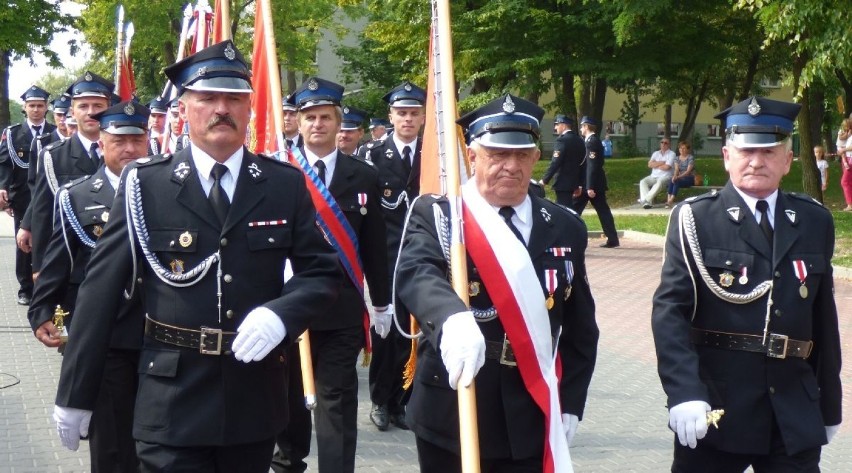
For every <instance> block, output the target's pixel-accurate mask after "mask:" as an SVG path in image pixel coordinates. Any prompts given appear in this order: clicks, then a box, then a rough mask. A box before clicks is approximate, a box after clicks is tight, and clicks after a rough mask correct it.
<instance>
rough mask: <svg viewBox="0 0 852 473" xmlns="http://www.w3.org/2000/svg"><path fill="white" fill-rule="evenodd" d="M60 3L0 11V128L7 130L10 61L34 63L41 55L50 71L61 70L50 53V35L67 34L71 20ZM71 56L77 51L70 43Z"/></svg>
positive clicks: (30, 1)
mask: <svg viewBox="0 0 852 473" xmlns="http://www.w3.org/2000/svg"><path fill="white" fill-rule="evenodd" d="M59 4H60V0H7V2H6V5H5V6H4V7H3V8H0V128H2V127H6V126H7V125H8V124H9V122H10V118H11V117H12V116H11V115H10V113H9V110H10V104H9V65H10V64H11V62H12V61H13V60H19V59H24V58H26V59H29V60H30V61H32V60H33V57H34V55H35V54H36V53H38V54H41V55H43V56H44V57H46V58H47V59H48V62H49V63H50V65H51V66H53V67H58V66H60V62H59V56H58V55H57V54H56V52H54V51H53V50H51V49H50V42H51V41H52V40H53V35H54V34H56V33H58V32H63V31H67V30H68V28H69V27H71V26H73V24H74V18H73V17H72V16H70V15H68V14H65V13H62V12H61V11H60V9H59ZM69 48H70V49H71V52H72V53H75V52H76V51H77V44H76V42H73V41H72V42H71V43H70V44H69Z"/></svg>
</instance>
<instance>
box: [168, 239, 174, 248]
mask: <svg viewBox="0 0 852 473" xmlns="http://www.w3.org/2000/svg"><path fill="white" fill-rule="evenodd" d="M169 247H170V248H174V247H175V241H174V240H172V241H170V242H169Z"/></svg>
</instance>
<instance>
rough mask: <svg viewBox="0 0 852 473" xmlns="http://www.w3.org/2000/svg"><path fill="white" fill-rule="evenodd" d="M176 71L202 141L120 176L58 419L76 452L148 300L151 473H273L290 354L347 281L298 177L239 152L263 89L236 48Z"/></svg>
mask: <svg viewBox="0 0 852 473" xmlns="http://www.w3.org/2000/svg"><path fill="white" fill-rule="evenodd" d="M165 72H166V75H167V76H168V77H169V79H170V80H171V81H172V83H173V84H175V85H176V86H177V87H178V88H179V91H178V92H179V96H180V108H181V114H182V115H184V116H186V117H187V120H188V122H189V125H190V133H191V134H192V143H191V145H190V146H189V147H188V148H185V149H184V150H182V151H180V152H178V153H176V154H174V155H168V154H167V155H159V156H155V157H151V158H142V159H140V160H138V161H137V162H136V163H133V164H131V165H129V166H128V167H127V168H126V169H125V170H124V173H123V175H122V179H121V182H120V184H119V187H118V191H117V193H116V197H115V203H114V204H113V207H112V211H111V212H110V215H109V222H108V224H107V226H106V228H105V229H104V234H103V235H102V236H101V238H100V239H99V240H98V245H97V248H96V249H95V252H94V254H93V255H92V259H91V262H90V263H89V265H88V267H87V274H86V279H85V280H84V281H83V284H82V285H81V286H80V291H79V294H78V297H77V314H76V318H77V320H76V321H75V326H73V327H72V333H73V334H74V336H73V337H72V338H71V339H70V340H69V341H68V345H67V347H66V350H65V358H64V360H63V370H62V378H63V380H62V384H63V385H64V386H68V389H63V390H61V391H60V392H59V395H58V396H57V399H56V406H55V409H54V418H55V420H56V421H57V429H58V431H59V435H60V439H61V440H62V442H63V445H65V446H67V447H70V448H73V447H75V446H76V443H77V441H78V439H79V438H80V437H81V436H82V435H85V433H86V429H85V428H84V427H85V426H86V425H87V424H88V419H89V418H90V416H91V411H92V409H93V408H94V407H95V405H96V400H95V398H93V397H92V396H91V395H90V394H91V390H89V389H88V388H87V387H88V386H92V384H93V383H97V382H99V380H100V377H101V375H102V372H103V366H104V359H105V358H106V352H107V347H108V345H109V339H110V333H111V332H112V331H113V330H112V329H113V327H114V325H115V317H116V314H117V313H118V312H119V306H120V304H121V297H122V293H123V292H124V291H125V290H127V291H128V292H129V293H131V294H133V293H134V291H139V297H140V299H141V301H142V304H143V306H144V307H145V334H144V338H143V345H142V350H141V353H140V362H139V374H138V376H139V379H138V383H139V389H138V391H137V401H136V407H135V412H134V420H133V423H134V425H133V437H134V438H135V439H136V452H137V456H138V458H139V461H140V464H141V470H142V471H143V472H155V471H156V472H160V471H181V472H189V471H228V472H237V473H240V472H242V473H254V472H257V473H261V472H262V473H266V472H267V471H269V463H270V461H271V458H272V451H273V446H274V443H275V439H274V436H275V434H277V433H278V432H280V431H281V430H282V429H283V428H284V426H285V425H286V422H287V404H286V402H282V400H286V396H287V372H286V366H287V364H286V359H285V352H286V347H287V346H288V345H289V344H290V343H292V342H293V340H294V337H296V336H298V334H300V333H302V332H303V331H304V330H305V328H306V327H307V326H308V323H309V322H310V321H311V319H312V318H314V317H315V316H318V315H319V314H321V313H323V312H324V311H325V310H326V309H327V308H328V305H329V303H330V302H332V301H333V300H334V299H335V298H336V297H337V293H338V290H339V287H340V283H341V278H342V274H341V272H340V269H339V267H338V263H337V258H336V255H335V253H334V250H333V249H332V248H331V246H330V245H329V244H328V243H327V242H326V240H325V239H324V238H323V236H322V234H321V232H320V230H319V229H318V228H317V226H316V224H315V210H314V207H313V205H312V203H311V200H310V196H309V194H308V192H307V189H306V188H305V179H304V176H303V175H302V173H301V172H299V170H298V169H295V168H294V167H292V166H289V165H287V164H284V163H281V162H279V161H277V160H274V159H271V158H265V157H262V156H257V155H254V154H252V153H250V152H248V151H247V150H246V149H245V147H244V145H243V142H244V140H245V132H246V128H247V126H248V122H249V116H250V107H251V96H250V94H251V90H252V89H251V84H250V82H249V80H250V72H249V69H248V66H247V65H246V63H245V60H244V59H243V57H242V55H241V54H240V53H239V52H238V51H237V50H236V48H235V46H234V44H233V42H231V41H230V40H228V41H224V42H221V43H218V44H216V45H214V46H211V47H209V48H205V49H203V50H201V51H199V52H198V53H196V54H193V55H192V56H189V57H187V58H185V59H183V60H182V61H180V62H178V63H176V64H173V65H171V66H169V67H168V68H166V71H165ZM287 259H289V260H290V261H291V262H292V267H293V272H294V276H293V277H292V278H291V279H290V280H289V281H287V283H286V284H285V283H284V275H283V267H284V262H285V260H287ZM134 271H136V272H138V274H134ZM128 284H129V286H130V287H129V288H127V287H126V286H127V285H128ZM139 336H140V337H141V336H142V334H141V333H140V334H139Z"/></svg>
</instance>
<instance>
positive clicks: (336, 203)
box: [273, 77, 393, 473]
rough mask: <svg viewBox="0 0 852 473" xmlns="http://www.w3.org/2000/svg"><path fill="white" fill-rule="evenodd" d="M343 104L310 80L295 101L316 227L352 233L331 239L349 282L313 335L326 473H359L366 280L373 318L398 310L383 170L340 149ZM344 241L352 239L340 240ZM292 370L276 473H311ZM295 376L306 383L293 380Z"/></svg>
mask: <svg viewBox="0 0 852 473" xmlns="http://www.w3.org/2000/svg"><path fill="white" fill-rule="evenodd" d="M342 98H343V87H342V86H340V85H338V84H335V83H333V82H331V81H328V80H324V79H321V78H317V77H311V78H309V79H308V80H307V81H305V83H303V84H302V85H301V87H299V88H298V89H297V90H296V91H295V92H294V93H293V94H292V95H291V96H290V101H291V104H293V105H295V106H296V107H298V110H299V111H298V119H299V131H300V134H301V136H302V137H304V142H305V145H304V148H302V149H299V150H298V151H296V150H294V153H296V154H297V155H296V162H297V163H298V165H299V166H300V167H302V171H303V172H304V173H305V177H306V179H308V181H309V182H308V186H314V187H315V188H316V189H317V190H318V191H319V194H322V197H318V198H317V199H318V201H315V206H316V207H317V210H318V215H317V222H318V224H319V225H322V226H323V227H325V228H331V227H332V226H333V225H338V224H339V225H340V227H342V228H343V229H345V231H343V232H337V233H335V232H333V231H330V233H331V234H332V235H334V240H335V242H336V244H335V248H336V249H337V250H338V255H339V258H340V261H341V266H343V267H344V268H345V269H346V273H347V278H346V280H345V282H344V284H343V287H342V288H341V290H340V296H339V297H338V299H337V301H335V303H334V305H333V306H332V307H331V308H330V309H329V310H328V311H327V312H326V313H325V314H324V315H323V316H322V317H319V318H317V319H315V320H314V321H313V322H311V325H310V332H309V333H310V341H311V358H312V362H313V372H314V380H315V385H316V408H315V409H314V420H315V421H316V425H315V426H314V430H315V431H316V437H317V450H318V452H317V459H318V467H319V470H320V471H334V472H340V473H347V472H348V473H353V472H354V471H355V450H356V443H357V438H358V372H357V371H356V364H357V361H358V353H359V352H360V351H361V349H362V348H365V347H366V346H367V344H369V341H368V337H369V336H370V335H369V333H370V325H371V324H370V320H371V317H370V316H369V315H368V313H367V307H366V302H365V299H364V283H363V280H364V276H366V279H367V283H368V284H367V285H368V287H369V291H370V300H371V302H372V306H373V307H372V311H371V313H373V314H375V313H381V315H382V316H383V317H384V318H385V319H386V320H389V319H390V317H391V316H392V314H393V307H392V306H390V305H389V304H390V299H391V291H390V278H389V277H388V263H387V244H386V236H385V222H384V219H383V218H382V213H381V206H380V204H379V195H380V194H379V188H378V176H377V171H376V168H375V166H374V165H373V164H372V163H370V162H369V161H365V160H363V159H361V158H358V157H356V156H354V155H352V154H348V153H345V152H344V151H342V150H340V149H338V148H337V147H336V144H337V136H338V131H339V130H340V128H341V123H342V119H344V118H343V117H348V120H349V121H350V125H349V126H352V123H351V122H352V121H353V118H352V116H351V114H350V115H346V113H347V112H351V111H350V110H348V109H347V108H346V107H344V108H343V109H341V106H340V101H341V99H342ZM358 124H359V125H360V123H358ZM302 153H304V154H302ZM326 209H327V210H335V212H334V213H337V211H336V209H339V212H341V213H342V215H341V217H343V218H340V217H337V216H332V215H330V214H329V213H328V212H326V211H325V210H326ZM329 220H331V221H329ZM338 238H340V239H343V240H346V241H337V240H338ZM347 247H349V248H351V249H352V251H351V252H350V253H347V251H346V250H345V248H347ZM355 249H357V253H356V251H355ZM372 318H375V316H374V317H372ZM388 328H389V327H388ZM377 331H381V328H377ZM385 333H387V332H385ZM291 354H292V356H293V358H295V359H296V360H298V359H299V358H298V357H299V352H298V350H291ZM291 370H293V371H292V372H291V378H290V379H291V384H290V406H291V407H290V423H289V424H288V426H287V431H286V432H284V433H283V434H282V435H281V436H279V440H278V446H279V452H280V453H279V454H278V455H276V457H275V458H273V469H275V470H276V471H283V472H287V473H291V472H302V471H305V468H306V467H307V464H306V463H305V462H304V459H305V458H306V457H307V456H308V453H309V452H310V444H311V412H310V411H309V410H308V409H307V408H306V407H305V402H304V398H303V392H302V386H301V383H300V378H301V369H300V363H299V362H298V361H295V362H293V363H292V364H291ZM293 374H295V375H296V376H298V377H299V379H294V377H293ZM296 388H298V391H297V390H296Z"/></svg>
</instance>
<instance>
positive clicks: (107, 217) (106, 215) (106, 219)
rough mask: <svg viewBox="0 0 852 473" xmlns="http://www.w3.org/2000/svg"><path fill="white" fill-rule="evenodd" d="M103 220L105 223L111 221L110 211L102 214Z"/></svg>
mask: <svg viewBox="0 0 852 473" xmlns="http://www.w3.org/2000/svg"><path fill="white" fill-rule="evenodd" d="M101 220H103V221H104V223H106V222H107V221H108V220H109V211H108V210H104V213H102V214H101Z"/></svg>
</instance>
